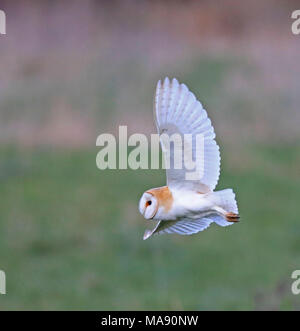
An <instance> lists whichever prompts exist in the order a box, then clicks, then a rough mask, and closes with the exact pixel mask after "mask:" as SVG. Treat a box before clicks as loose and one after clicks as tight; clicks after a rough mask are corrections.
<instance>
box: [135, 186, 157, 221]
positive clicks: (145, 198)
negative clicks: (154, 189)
mask: <svg viewBox="0 0 300 331" xmlns="http://www.w3.org/2000/svg"><path fill="white" fill-rule="evenodd" d="M139 210H140V213H141V214H142V215H143V216H144V217H145V218H146V219H147V220H148V219H152V218H153V217H154V216H155V215H156V213H157V210H158V201H157V198H156V197H155V196H154V195H153V194H152V193H150V192H145V193H144V194H143V195H142V197H141V199H140V203H139Z"/></svg>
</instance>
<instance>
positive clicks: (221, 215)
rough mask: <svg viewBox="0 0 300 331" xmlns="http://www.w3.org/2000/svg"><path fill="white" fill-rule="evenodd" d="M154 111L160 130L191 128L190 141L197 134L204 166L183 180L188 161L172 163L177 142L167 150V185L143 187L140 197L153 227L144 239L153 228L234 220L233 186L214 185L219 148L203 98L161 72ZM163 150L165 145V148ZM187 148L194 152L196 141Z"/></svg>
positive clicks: (179, 229)
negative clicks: (162, 77)
mask: <svg viewBox="0 0 300 331" xmlns="http://www.w3.org/2000/svg"><path fill="white" fill-rule="evenodd" d="M154 117H155V122H156V126H157V130H158V133H159V134H160V135H161V134H162V133H165V134H168V135H171V134H174V133H176V134H180V135H185V134H190V135H191V136H192V143H194V140H195V139H194V138H195V136H196V135H197V134H202V137H203V138H204V139H203V145H202V146H203V148H204V151H203V154H202V156H203V159H202V160H201V161H202V163H203V167H202V175H201V178H200V179H196V180H187V178H186V171H187V167H182V169H177V168H175V166H173V167H172V161H174V153H175V152H176V150H175V149H176V147H174V149H173V150H170V151H169V153H170V154H169V156H170V160H171V162H170V168H167V170H166V174H167V185H166V186H163V187H158V188H152V189H149V190H147V191H146V192H145V193H144V194H143V195H142V197H141V199H140V202H139V211H140V213H141V214H142V215H143V216H144V218H145V219H147V220H153V221H157V223H156V225H155V227H154V229H153V230H146V232H145V234H144V240H145V239H147V238H149V237H150V236H152V235H154V234H164V233H177V234H181V235H190V234H194V233H197V232H199V231H203V230H205V229H206V228H208V227H209V225H210V224H211V223H213V222H214V223H216V224H218V225H219V226H228V225H231V224H233V223H234V222H238V221H239V215H238V208H237V203H236V200H235V194H234V192H233V191H232V189H225V190H221V191H214V189H215V187H216V185H217V182H218V179H219V174H220V152H219V146H218V145H217V143H216V141H215V133H214V129H213V127H212V125H211V121H210V119H209V118H208V117H207V113H206V111H205V109H204V108H203V107H202V104H201V103H200V102H199V101H198V100H197V99H196V97H195V96H194V94H193V93H192V92H190V91H189V89H188V88H187V87H186V85H184V84H179V82H178V81H177V80H176V79H175V78H174V79H173V80H172V81H170V80H169V79H168V78H165V80H164V81H163V83H161V81H159V82H158V84H157V88H156V93H155V98H154ZM161 144H162V142H161ZM162 147H163V146H162ZM162 150H163V152H164V151H165V149H164V148H162ZM191 150H192V154H193V156H194V154H195V153H196V149H195V147H194V146H193V147H191ZM173 163H174V162H173Z"/></svg>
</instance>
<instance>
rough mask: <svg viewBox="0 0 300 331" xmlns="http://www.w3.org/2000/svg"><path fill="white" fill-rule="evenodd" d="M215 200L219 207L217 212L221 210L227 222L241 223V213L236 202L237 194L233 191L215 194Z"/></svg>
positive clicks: (227, 190) (228, 190)
mask: <svg viewBox="0 0 300 331" xmlns="http://www.w3.org/2000/svg"><path fill="white" fill-rule="evenodd" d="M213 200H214V203H215V204H216V205H217V207H216V210H218V209H219V211H220V212H221V214H222V216H223V217H224V218H226V220H227V222H238V221H239V218H240V216H239V211H238V207H237V203H236V200H235V194H234V192H233V191H232V189H226V190H222V191H217V192H213Z"/></svg>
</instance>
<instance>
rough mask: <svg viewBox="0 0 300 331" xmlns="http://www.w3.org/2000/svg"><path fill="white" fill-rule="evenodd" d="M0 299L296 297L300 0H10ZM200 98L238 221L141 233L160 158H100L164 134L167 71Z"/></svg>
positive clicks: (1, 43)
mask: <svg viewBox="0 0 300 331" xmlns="http://www.w3.org/2000/svg"><path fill="white" fill-rule="evenodd" d="M0 9H2V10H4V11H5V13H6V18H7V34H6V35H1V36H0V72H1V80H0V269H1V270H4V271H5V272H6V277H7V294H6V295H1V296H0V309H2V310H15V309H51V310H52V309H63V310H69V309H100V310H113V309H117V310H124V309H127V310H132V309H143V310H150V309H151V310H179V309H180V310H181V309H190V310H198V309H199V310H208V309H214V310H223V309H226V310H229V309H237V310H244V309H257V310H264V309H274V310H275V309H294V310H296V309H297V310H298V309H300V296H296V295H293V294H292V292H291V284H292V282H293V280H292V279H291V273H292V272H293V271H294V270H295V269H300V256H299V253H300V222H299V213H298V210H299V209H298V201H297V200H298V199H299V195H300V166H299V163H300V132H299V125H300V112H299V104H300V94H299V89H300V80H299V78H300V66H299V51H300V35H298V36H297V35H293V34H292V32H291V24H292V22H293V21H292V19H291V13H292V11H294V10H296V9H300V8H299V1H298V0H295V1H291V0H289V1H283V0H282V1H280V0H278V1H275V0H265V1H258V0H257V1H251V2H249V1H248V2H242V1H237V0H236V1H234V0H229V1H226V2H224V1H208V0H206V1H191V0H190V1H157V0H156V1H146V0H140V1H137V0H136V1H134V0H124V1H116V0H114V1H95V0H94V1H92V0H89V1H72V2H71V1H64V2H62V1H37V0H36V1H33V0H28V1H17V2H12V1H8V0H6V1H4V0H2V1H1V4H0ZM165 76H169V77H176V78H178V80H179V81H181V82H184V83H185V84H187V85H188V86H189V88H190V89H191V90H192V91H193V92H194V93H195V95H196V96H197V97H198V98H199V99H200V100H201V102H202V103H203V104H204V106H205V108H206V109H207V111H208V114H209V116H210V117H211V119H212V121H213V124H214V127H215V131H216V134H217V141H218V143H219V145H220V148H221V156H222V172H221V177H220V181H219V184H218V187H217V189H223V188H227V187H232V188H233V189H234V190H235V192H236V194H237V199H238V204H239V210H240V215H241V222H240V223H239V224H237V225H235V226H232V227H229V228H220V227H218V226H216V225H213V226H211V227H210V228H209V229H208V230H206V231H205V232H202V233H200V234H198V235H194V236H188V237H185V236H183V237H180V236H176V235H170V236H169V235H165V236H157V237H154V238H152V239H150V240H147V241H143V240H142V236H143V233H144V230H145V228H146V227H147V223H146V221H145V220H144V219H143V218H142V216H141V215H140V214H139V212H138V208H137V205H138V199H139V198H140V196H141V194H142V193H143V192H144V191H145V190H146V189H148V188H150V187H155V186H162V185H164V184H165V173H164V171H163V170H155V171H154V170H153V171H151V170H147V171H146V170H144V171H142V170H139V171H131V170H120V171H112V170H107V171H100V170H99V169H97V167H96V155H97V153H98V151H99V148H98V147H96V138H97V136H98V135H99V134H101V133H106V132H107V133H115V134H116V133H117V132H118V126H119V125H128V133H129V134H132V133H139V132H141V133H145V134H147V135H149V134H151V133H155V126H154V122H153V117H152V99H153V94H154V90H155V85H156V82H157V81H158V79H161V78H164V77H165Z"/></svg>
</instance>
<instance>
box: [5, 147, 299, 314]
mask: <svg viewBox="0 0 300 331" xmlns="http://www.w3.org/2000/svg"><path fill="white" fill-rule="evenodd" d="M96 152H97V151H96V150H92V151H84V150H82V151H79V150H77V151H70V150H60V151H59V152H58V151H57V150H56V151H55V152H54V151H53V150H51V149H46V148H41V149H40V150H34V151H30V150H27V149H26V150H25V151H24V150H21V149H18V148H13V147H10V148H5V149H2V150H1V160H4V161H2V162H1V168H0V178H1V186H0V196H1V202H0V259H1V268H2V269H3V270H5V271H6V275H7V293H8V294H7V295H6V296H1V297H0V308H1V309H18V308H19V309H254V308H255V309H299V308H300V304H299V301H297V297H296V296H293V295H292V294H291V291H290V286H291V282H292V281H291V278H290V275H291V273H292V271H293V270H294V269H297V268H299V263H300V261H299V254H298V253H299V246H300V241H299V234H300V225H299V215H298V206H297V203H296V199H295V197H299V194H300V180H299V177H298V178H297V177H296V174H297V171H298V170H297V169H296V168H293V167H292V166H291V165H292V164H296V163H297V162H298V163H299V153H298V150H297V149H296V148H295V146H289V147H287V146H286V145H285V146H283V147H279V146H277V147H275V146H264V147H261V146H260V147H259V148H257V147H256V148H252V149H251V148H249V150H248V151H247V154H248V159H249V160H255V163H256V166H252V167H251V169H249V168H247V167H246V168H244V169H238V168H232V169H230V168H229V167H228V165H227V164H226V163H227V161H226V157H225V160H224V162H223V173H222V175H221V180H220V183H219V185H218V188H219V189H221V188H226V187H233V188H234V190H235V191H236V193H237V197H238V202H239V209H240V213H241V222H240V223H239V224H237V225H234V226H231V227H229V228H220V227H218V226H216V225H213V226H211V227H210V228H209V229H208V230H206V231H205V232H203V233H200V234H198V235H194V236H191V237H180V236H176V235H173V236H172V235H170V236H169V235H165V236H157V237H154V238H152V239H150V240H147V241H143V240H142V236H143V231H144V229H145V228H146V221H145V220H143V219H142V217H141V216H140V215H139V213H138V209H137V203H138V199H139V197H140V195H141V194H142V192H143V191H144V190H145V189H147V188H149V187H153V186H154V187H155V186H159V185H163V184H164V181H165V176H164V172H163V171H162V170H161V171H130V170H126V171H125V170H122V171H118V172H113V171H105V172H103V171H100V170H98V169H97V168H96V166H95V156H96Z"/></svg>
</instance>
